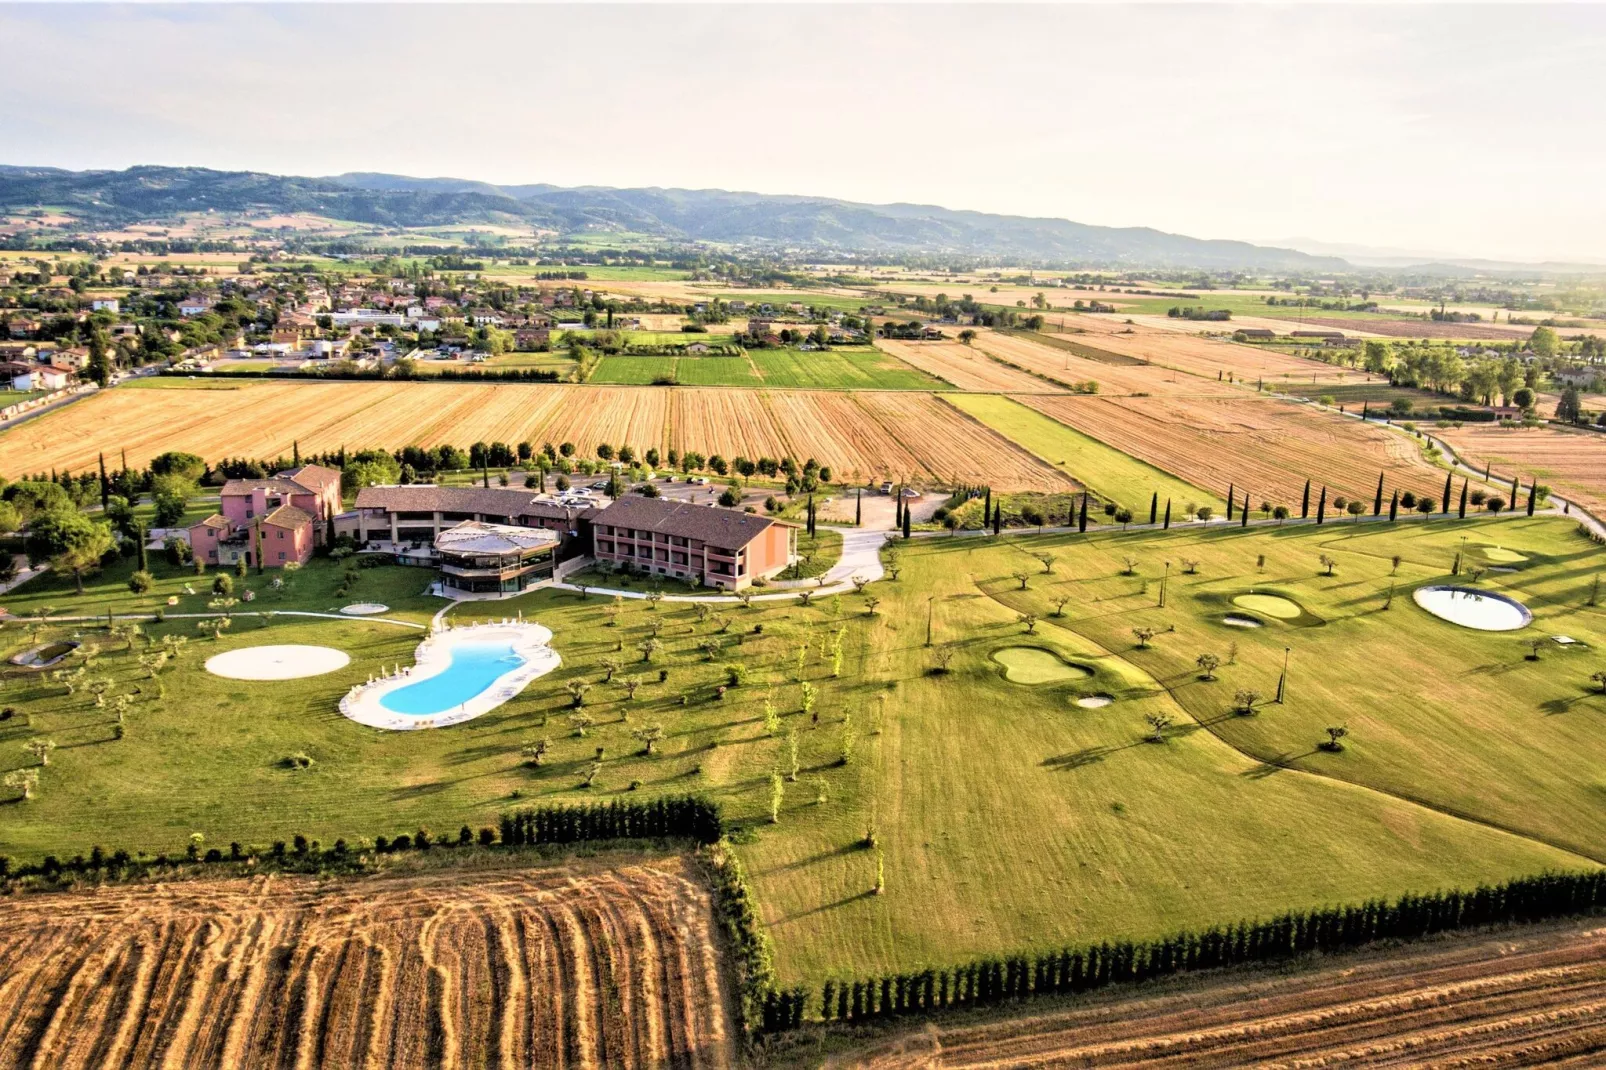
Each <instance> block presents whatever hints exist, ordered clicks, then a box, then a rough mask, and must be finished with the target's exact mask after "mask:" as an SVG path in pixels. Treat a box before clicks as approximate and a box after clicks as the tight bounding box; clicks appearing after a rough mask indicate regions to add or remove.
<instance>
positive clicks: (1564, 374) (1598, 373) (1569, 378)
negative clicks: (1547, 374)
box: [1551, 364, 1606, 389]
mask: <svg viewBox="0 0 1606 1070" xmlns="http://www.w3.org/2000/svg"><path fill="white" fill-rule="evenodd" d="M1603 376H1606V369H1601V368H1591V367H1590V366H1589V365H1587V364H1581V365H1576V366H1574V367H1571V368H1558V369H1557V370H1556V371H1554V372H1552V373H1551V378H1553V379H1555V380H1556V383H1557V385H1558V386H1576V387H1579V388H1580V389H1588V388H1589V387H1590V386H1593V385H1594V383H1595V380H1596V379H1599V378H1602V377H1603Z"/></svg>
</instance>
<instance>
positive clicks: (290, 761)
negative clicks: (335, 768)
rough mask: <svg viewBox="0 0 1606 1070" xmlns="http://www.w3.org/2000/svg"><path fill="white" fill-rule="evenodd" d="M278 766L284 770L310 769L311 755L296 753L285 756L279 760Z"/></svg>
mask: <svg viewBox="0 0 1606 1070" xmlns="http://www.w3.org/2000/svg"><path fill="white" fill-rule="evenodd" d="M279 764H280V765H282V766H284V767H285V768H286V769H311V768H312V764H313V763H312V756H311V755H308V754H305V753H303V752H301V751H296V752H295V753H294V754H287V755H285V756H284V757H283V758H281V759H280V760H279Z"/></svg>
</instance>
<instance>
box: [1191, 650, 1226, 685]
mask: <svg viewBox="0 0 1606 1070" xmlns="http://www.w3.org/2000/svg"><path fill="white" fill-rule="evenodd" d="M1193 663H1194V664H1195V665H1197V666H1199V679H1201V680H1214V679H1215V678H1216V668H1217V666H1219V665H1220V664H1221V659H1220V658H1218V657H1217V656H1216V655H1214V654H1200V655H1199V656H1198V657H1197V658H1194V659H1193Z"/></svg>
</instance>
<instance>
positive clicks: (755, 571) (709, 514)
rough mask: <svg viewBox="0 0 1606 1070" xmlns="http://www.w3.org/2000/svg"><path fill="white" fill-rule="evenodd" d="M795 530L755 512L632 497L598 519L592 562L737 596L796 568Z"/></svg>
mask: <svg viewBox="0 0 1606 1070" xmlns="http://www.w3.org/2000/svg"><path fill="white" fill-rule="evenodd" d="M796 530H797V529H796V528H795V527H793V526H792V525H790V524H782V523H779V522H777V521H775V520H772V519H771V518H769V517H765V516H759V515H757V514H756V513H746V512H742V511H740V510H737V509H722V508H720V507H718V506H711V505H693V504H691V503H689V502H676V501H668V500H666V499H662V498H644V497H641V496H640V495H635V494H630V495H626V496H625V497H623V498H620V499H619V500H618V501H616V502H614V503H613V504H612V505H610V506H608V507H607V508H606V509H603V510H601V511H600V512H598V513H597V515H596V516H594V517H593V518H592V520H591V541H592V556H594V557H595V558H596V559H597V561H598V562H599V563H602V562H607V563H610V564H613V565H615V566H618V567H621V568H624V567H629V568H631V569H634V570H637V571H640V572H643V573H647V574H649V575H654V576H670V577H673V578H675V579H682V580H687V581H689V582H691V583H696V584H700V585H702V586H705V587H719V588H723V589H726V590H732V591H735V590H740V589H742V588H744V587H749V586H751V585H752V583H753V581H754V580H755V579H761V578H768V577H770V576H774V575H775V574H777V573H778V572H780V571H781V570H782V569H784V568H786V567H787V565H789V564H791V562H792V557H793V554H794V544H793V537H794V535H795V532H796Z"/></svg>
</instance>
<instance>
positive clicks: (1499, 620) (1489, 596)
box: [1411, 587, 1534, 632]
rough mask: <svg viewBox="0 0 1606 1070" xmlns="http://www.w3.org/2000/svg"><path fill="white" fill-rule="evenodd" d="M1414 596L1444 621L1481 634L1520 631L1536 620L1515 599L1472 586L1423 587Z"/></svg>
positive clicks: (1421, 604)
mask: <svg viewBox="0 0 1606 1070" xmlns="http://www.w3.org/2000/svg"><path fill="white" fill-rule="evenodd" d="M1411 597H1412V598H1414V599H1415V600H1416V604H1417V605H1419V606H1421V607H1422V608H1423V609H1425V610H1427V611H1428V612H1429V613H1431V614H1433V615H1434V616H1435V617H1438V618H1439V619H1440V620H1447V621H1449V622H1450V623H1451V624H1459V625H1460V626H1461V627H1463V628H1475V629H1477V630H1478V631H1480V632H1511V631H1516V630H1517V629H1518V628H1525V627H1527V626H1528V625H1529V624H1530V623H1532V622H1533V619H1534V616H1533V614H1532V613H1530V612H1528V607H1527V606H1525V605H1523V604H1522V603H1521V602H1519V601H1517V600H1516V599H1515V598H1509V597H1507V596H1506V595H1503V594H1495V593H1494V592H1492V591H1479V590H1475V589H1473V588H1471V587H1419V588H1417V590H1416V593H1415V594H1413V595H1412V596H1411Z"/></svg>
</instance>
